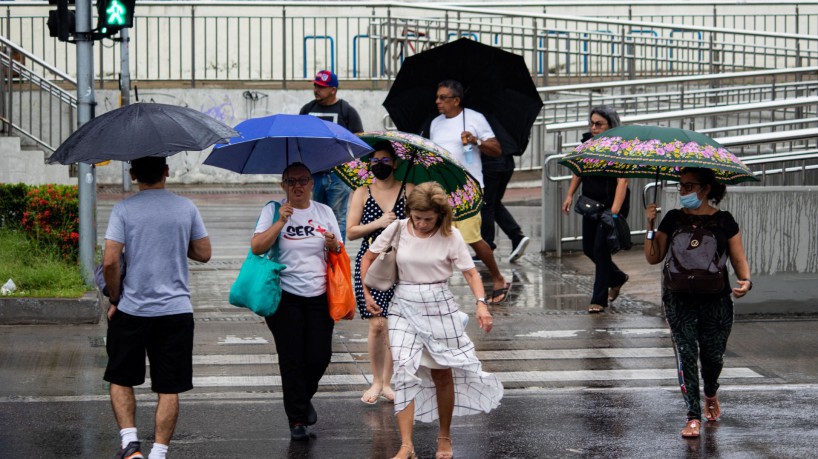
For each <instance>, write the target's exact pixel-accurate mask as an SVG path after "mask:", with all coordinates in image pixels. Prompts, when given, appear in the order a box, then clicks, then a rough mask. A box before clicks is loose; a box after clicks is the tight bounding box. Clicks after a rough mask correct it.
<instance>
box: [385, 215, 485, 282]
mask: <svg viewBox="0 0 818 459" xmlns="http://www.w3.org/2000/svg"><path fill="white" fill-rule="evenodd" d="M398 225H400V226H401V230H400V242H398V278H399V279H400V281H401V282H408V283H412V284H431V283H436V282H448V281H449V278H450V277H452V273H453V272H454V268H457V269H458V270H460V271H467V270H469V269H471V268H474V261H473V260H472V259H471V254H470V252H469V249H468V247H467V245H466V242H465V241H464V240H463V236H461V235H460V231H458V230H457V228H452V234H451V235H449V236H448V237H445V236H442V235H441V234H440V231H435V233H434V234H433V235H432V236H430V237H428V238H421V237H417V236H415V235H414V234H415V233H414V229H412V230H411V231H412V233H411V234H410V233H409V231H410V229H408V228H407V226H410V223H409V220H408V219H406V220H398V221H396V222H393V223H392V224H391V225H389V226H388V227H387V228H386V229H384V230H383V232H382V233H381V235H380V236H378V238H377V239H376V240H375V242H373V243H372V245H371V246H369V250H370V251H371V252H374V253H381V252H383V251H384V250H385V249H386V248H387V247H388V246H389V242H390V240H391V239H392V235H393V234H394V233H395V231H397V228H398Z"/></svg>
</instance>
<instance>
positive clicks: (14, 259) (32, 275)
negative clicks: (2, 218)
mask: <svg viewBox="0 0 818 459" xmlns="http://www.w3.org/2000/svg"><path fill="white" fill-rule="evenodd" d="M8 279H12V280H14V283H15V284H16V285H17V291H16V292H15V293H14V294H13V295H14V296H26V297H62V298H78V297H80V296H82V295H83V294H84V293H85V291H86V290H88V288H87V287H86V286H85V282H83V279H82V275H81V273H80V269H79V266H77V264H76V263H74V262H70V261H68V260H66V259H64V258H63V257H62V256H61V255H60V254H58V253H54V252H53V251H52V250H49V248H48V247H43V246H40V245H39V244H36V243H35V242H34V241H32V240H30V239H29V238H27V237H26V235H25V233H23V231H21V230H16V231H15V230H11V229H8V228H0V284H3V283H5V282H6V281H7V280H8Z"/></svg>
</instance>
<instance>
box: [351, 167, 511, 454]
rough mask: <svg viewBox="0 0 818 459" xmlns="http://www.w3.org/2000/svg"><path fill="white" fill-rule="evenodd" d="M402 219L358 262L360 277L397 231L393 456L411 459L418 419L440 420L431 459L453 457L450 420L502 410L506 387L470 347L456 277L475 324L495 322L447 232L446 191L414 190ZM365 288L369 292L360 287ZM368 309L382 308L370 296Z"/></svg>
mask: <svg viewBox="0 0 818 459" xmlns="http://www.w3.org/2000/svg"><path fill="white" fill-rule="evenodd" d="M406 213H407V215H409V218H408V219H407V220H399V221H396V222H394V223H392V224H391V225H390V226H388V227H387V228H386V229H385V230H384V231H383V233H381V235H380V236H379V237H378V238H377V239H376V240H375V242H374V243H373V244H372V245H371V246H370V247H369V251H368V252H367V253H366V254H365V255H364V257H363V259H362V260H361V278H365V277H366V271H367V270H368V269H369V267H370V265H371V264H372V262H373V261H374V260H375V258H376V257H377V254H378V253H380V252H382V251H384V250H385V249H386V248H387V247H388V245H389V242H390V241H391V239H392V235H393V234H394V233H395V231H400V233H399V234H400V235H399V238H400V241H399V242H398V244H397V245H398V252H397V263H398V277H399V279H400V281H399V282H398V284H397V286H396V287H395V294H394V296H393V298H392V304H391V305H390V307H389V315H388V323H389V343H390V348H391V350H392V360H393V362H394V367H395V372H394V376H393V382H394V385H395V413H396V416H397V419H398V427H399V429H400V434H401V448H400V450H399V451H398V453H397V455H396V456H395V457H396V458H400V459H404V458H414V457H416V456H415V453H414V446H413V443H412V428H413V422H414V420H415V419H417V420H419V421H422V422H432V421H434V420H435V419H440V430H439V433H438V438H437V453H436V454H435V457H436V458H438V459H445V458H451V457H452V441H451V436H450V435H451V434H450V431H449V430H450V427H451V421H452V416H453V415H457V416H462V415H467V414H475V413H479V412H485V413H487V412H489V411H491V410H492V409H494V408H496V407H497V406H499V404H500V399H501V398H502V396H503V385H502V383H501V382H500V380H499V379H498V378H497V377H496V376H494V375H492V374H489V373H486V372H484V371H483V370H482V366H481V364H480V361H479V360H477V355H476V354H475V349H474V344H473V343H472V342H471V340H470V339H469V337H468V336H467V335H466V333H465V328H466V322H467V321H468V316H467V315H466V314H465V313H464V312H461V311H460V309H459V307H458V305H457V303H456V302H455V300H454V296H453V295H452V293H451V291H450V290H449V287H448V281H449V278H450V277H451V276H452V273H453V271H454V269H455V268H456V269H457V270H459V271H461V272H462V273H463V276H464V277H465V278H466V281H467V282H468V284H469V287H470V288H471V291H472V293H473V294H474V296H475V298H476V305H477V314H476V315H477V321H478V323H479V325H480V328H481V329H483V331H484V332H486V333H488V332H489V331H491V328H492V322H493V320H492V317H491V314H490V313H489V310H488V306H487V304H486V299H485V298H484V295H485V293H484V290H483V283H482V281H481V279H480V275H479V273H478V272H477V270H476V269H475V268H474V262H473V261H472V259H471V254H470V253H469V250H468V246H467V245H466V243H465V242H464V241H463V237H462V236H461V235H460V232H459V231H458V230H457V229H456V228H453V227H452V210H451V207H450V206H449V203H448V196H447V194H446V192H445V191H444V190H443V188H442V187H441V186H440V185H439V184H437V183H433V182H427V183H423V184H421V185H418V186H417V187H415V189H414V190H413V191H412V192H411V193H410V194H409V197H408V199H407V202H406ZM365 288H366V287H365ZM367 309H368V310H369V312H370V313H372V314H379V313H380V312H381V308H380V307H379V306H378V304H377V303H376V302H375V301H374V300H373V301H370V299H369V298H367Z"/></svg>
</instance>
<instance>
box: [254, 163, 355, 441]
mask: <svg viewBox="0 0 818 459" xmlns="http://www.w3.org/2000/svg"><path fill="white" fill-rule="evenodd" d="M281 187H282V188H284V190H285V191H286V192H287V200H286V201H285V202H284V203H283V204H282V205H281V207H280V209H279V218H278V219H277V220H276V221H273V216H274V214H275V207H274V204H272V203H271V204H268V205H267V206H265V207H264V208H263V209H262V210H261V216H259V219H258V223H257V224H256V230H255V234H254V235H253V238H252V239H251V240H250V246H251V248H252V250H253V253H255V254H257V255H260V254H263V253H265V252H267V251H268V250H269V249H270V247H272V245H273V243H275V242H276V239H277V240H278V248H279V257H278V261H279V262H280V263H281V264H283V265H285V266H286V268H285V269H284V270H283V271H282V272H281V290H282V292H281V302H280V303H279V305H278V310H277V311H276V313H275V314H273V315H272V316H269V317H266V318H265V321H266V322H267V327H268V328H269V329H270V331H271V332H272V333H273V338H274V339H275V343H276V351H277V352H278V366H279V368H280V370H281V385H282V389H283V391H284V411H285V412H286V413H287V418H288V420H289V424H290V437H291V438H292V439H293V440H299V441H304V440H308V439H309V436H310V433H309V431H308V430H307V426H308V425H312V424H315V422H316V420H317V414H316V412H315V409H314V407H313V406H312V401H311V400H312V397H313V395H315V392H316V391H317V390H318V381H319V380H320V379H321V377H322V376H323V375H324V371H325V370H326V369H327V365H329V362H330V358H331V357H332V329H333V327H334V325H335V322H334V321H333V320H332V318H331V317H330V315H329V305H328V303H327V293H326V291H327V264H326V261H325V254H324V251H325V250H334V251H336V252H337V251H340V249H341V244H340V243H339V235H340V233H341V232H340V230H339V229H338V222H337V221H336V220H335V214H334V213H333V212H332V209H330V208H329V207H328V206H326V205H324V204H320V203H317V202H315V201H312V200H311V199H310V197H311V195H312V174H311V173H310V170H309V169H308V168H307V166H305V165H304V164H301V163H293V164H290V165H289V166H287V168H286V169H285V170H284V173H283V175H282V180H281Z"/></svg>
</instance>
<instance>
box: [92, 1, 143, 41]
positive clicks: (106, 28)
mask: <svg viewBox="0 0 818 459" xmlns="http://www.w3.org/2000/svg"><path fill="white" fill-rule="evenodd" d="M135 5H136V0H97V30H99V31H100V32H101V33H102V34H105V35H114V34H116V33H117V32H118V31H119V29H127V28H130V27H133V10H134V6H135Z"/></svg>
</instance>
